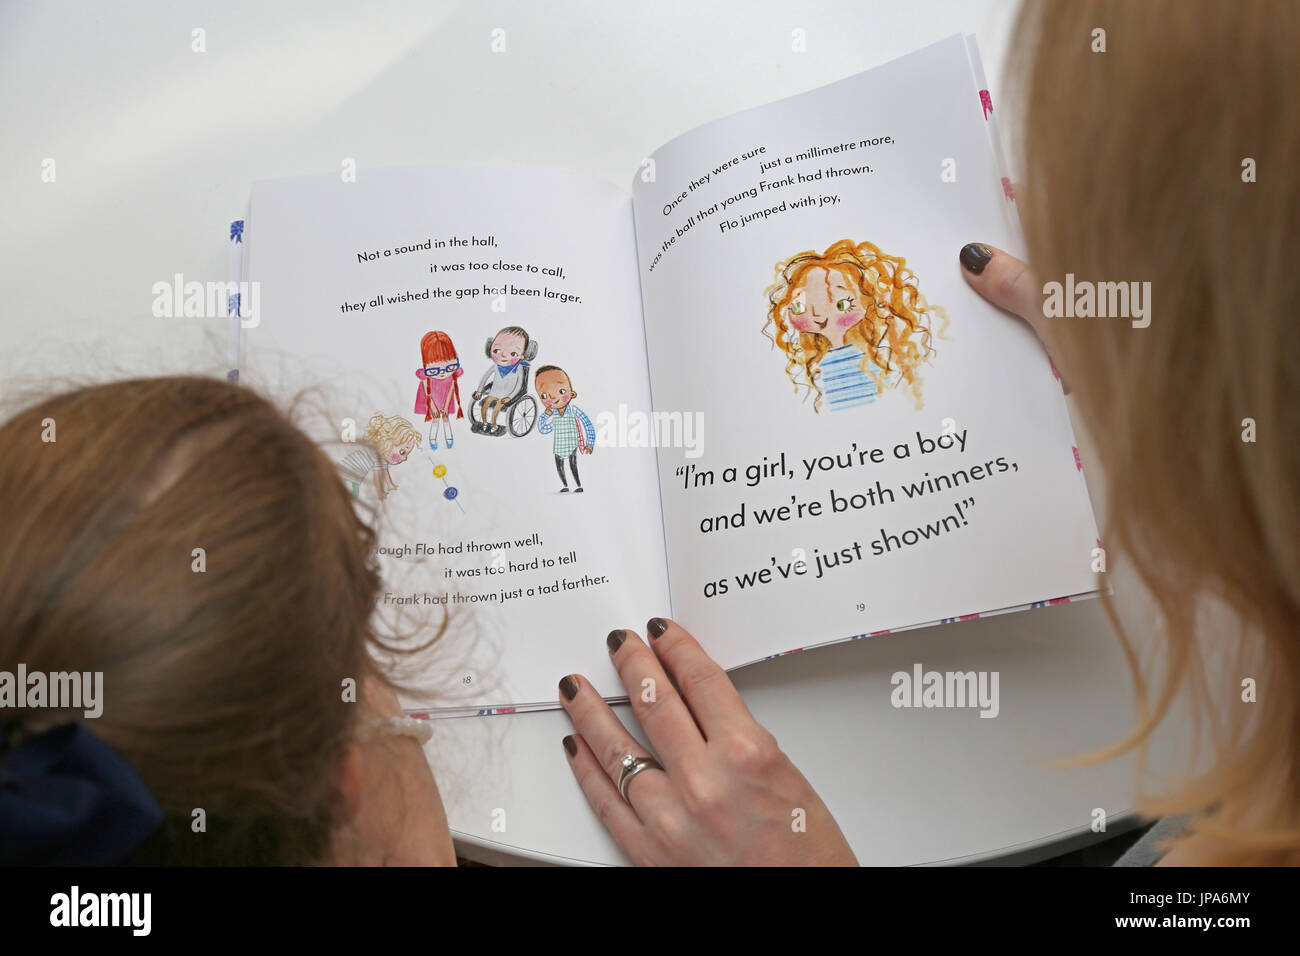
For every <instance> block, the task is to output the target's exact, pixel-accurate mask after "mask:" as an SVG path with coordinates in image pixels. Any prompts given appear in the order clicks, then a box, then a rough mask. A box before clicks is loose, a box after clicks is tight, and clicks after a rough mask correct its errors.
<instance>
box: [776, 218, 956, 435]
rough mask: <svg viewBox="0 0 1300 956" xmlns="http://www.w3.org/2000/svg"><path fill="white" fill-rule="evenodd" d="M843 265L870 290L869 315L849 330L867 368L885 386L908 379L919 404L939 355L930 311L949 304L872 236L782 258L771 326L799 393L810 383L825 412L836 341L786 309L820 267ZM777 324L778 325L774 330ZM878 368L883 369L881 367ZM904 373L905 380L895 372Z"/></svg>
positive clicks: (847, 336)
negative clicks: (802, 326) (825, 366)
mask: <svg viewBox="0 0 1300 956" xmlns="http://www.w3.org/2000/svg"><path fill="white" fill-rule="evenodd" d="M817 268H822V269H827V270H831V271H834V272H838V273H839V274H840V275H841V276H842V277H843V278H844V280H845V281H846V282H848V283H850V284H851V285H852V286H853V287H854V288H856V289H858V290H859V291H860V292H861V293H862V296H863V308H864V311H865V312H866V315H865V316H864V317H863V318H862V320H861V321H860V322H858V323H857V324H856V325H854V326H852V327H851V328H849V329H847V330H846V331H845V333H844V341H845V342H846V343H848V344H851V345H855V346H857V348H859V349H860V350H861V351H862V353H863V355H862V371H863V372H864V373H866V374H867V375H869V376H870V377H871V379H872V381H874V382H875V383H876V388H877V390H879V391H884V390H885V389H886V388H889V387H891V385H892V384H898V385H900V386H901V387H902V388H903V389H904V390H905V391H907V392H908V393H909V394H910V395H911V396H912V400H913V401H914V402H915V403H916V407H917V408H920V407H921V406H922V400H921V376H920V371H919V370H920V366H921V365H922V364H923V363H925V362H927V361H928V360H929V358H930V356H931V355H932V354H933V351H934V350H933V348H932V346H931V332H930V314H931V313H932V312H933V313H936V314H939V315H940V316H941V317H942V310H939V309H937V308H935V307H932V306H929V305H927V304H926V301H925V298H924V297H923V296H922V295H921V293H920V290H919V289H918V288H917V284H916V276H915V275H914V274H913V273H912V271H911V270H910V269H908V268H907V260H906V259H904V258H902V257H901V256H891V255H887V254H886V253H884V252H882V251H881V250H880V249H879V248H878V247H876V246H875V245H873V244H872V243H870V242H859V243H855V242H854V241H853V240H852V239H841V240H840V241H839V242H835V243H832V244H831V245H830V247H829V248H827V250H826V251H825V252H823V253H820V254H819V253H817V252H814V251H813V250H808V251H806V252H800V253H798V254H796V255H793V256H791V257H790V258H789V259H786V260H785V261H784V262H778V263H777V264H776V279H775V281H773V283H772V284H771V285H770V286H768V287H767V291H766V292H765V293H764V294H765V295H766V296H767V301H768V310H767V322H766V323H764V325H763V333H764V334H765V335H767V337H768V338H770V339H771V340H772V342H773V344H774V345H776V347H777V348H779V349H780V350H781V352H782V353H783V354H784V355H785V359H786V362H785V374H786V375H787V376H789V378H790V382H791V384H793V385H794V390H795V393H796V394H798V392H799V391H800V389H807V390H808V391H809V392H811V393H812V394H813V396H814V398H813V409H814V411H821V407H822V387H821V383H820V382H818V380H817V379H818V366H819V365H820V364H821V360H822V358H824V357H825V355H826V353H827V352H829V351H830V347H831V345H830V340H829V339H827V338H826V336H824V335H822V334H821V333H819V332H804V331H801V330H799V329H797V328H794V326H793V324H792V323H790V322H789V321H788V318H787V315H786V310H787V309H788V308H789V307H790V304H791V302H792V300H793V299H794V296H795V293H796V292H798V291H799V289H800V288H801V287H802V285H803V282H804V279H805V277H806V276H807V275H808V273H809V272H811V271H812V270H813V269H817ZM769 328H771V329H775V332H771V331H769ZM875 368H879V369H880V374H877V372H876V371H875ZM895 373H897V375H898V378H897V383H892V382H891V381H890V376H893V375H894V374H895Z"/></svg>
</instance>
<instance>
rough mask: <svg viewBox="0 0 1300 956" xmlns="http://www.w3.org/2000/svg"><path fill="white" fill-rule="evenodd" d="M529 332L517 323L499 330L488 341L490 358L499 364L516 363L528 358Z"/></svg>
mask: <svg viewBox="0 0 1300 956" xmlns="http://www.w3.org/2000/svg"><path fill="white" fill-rule="evenodd" d="M528 344H529V339H528V333H527V332H525V331H524V330H523V329H521V328H520V327H519V326H517V325H510V326H507V327H506V328H504V329H502V330H501V331H500V332H498V333H497V334H496V335H495V336H494V337H493V339H492V341H491V342H489V343H488V358H490V359H491V360H492V361H494V362H496V363H497V364H498V365H515V364H517V363H519V362H522V361H523V360H524V359H526V358H528V357H529V356H528V351H529V349H528Z"/></svg>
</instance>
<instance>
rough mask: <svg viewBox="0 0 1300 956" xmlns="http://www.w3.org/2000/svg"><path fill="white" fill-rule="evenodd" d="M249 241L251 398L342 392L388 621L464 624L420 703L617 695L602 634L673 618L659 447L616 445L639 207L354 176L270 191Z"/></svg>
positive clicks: (633, 388)
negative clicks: (565, 683) (575, 677)
mask: <svg viewBox="0 0 1300 956" xmlns="http://www.w3.org/2000/svg"><path fill="white" fill-rule="evenodd" d="M245 240H246V242H247V243H248V256H247V259H248V264H249V265H248V278H249V279H250V280H251V281H252V282H254V283H256V288H257V289H258V290H259V293H260V298H261V301H260V304H259V308H258V310H257V311H258V320H257V323H256V325H255V327H253V328H249V329H247V330H246V332H245V346H244V352H245V356H246V359H245V365H246V368H245V370H244V372H243V379H244V381H246V382H249V383H251V384H255V385H264V386H266V387H269V388H271V389H272V390H274V391H275V392H276V393H278V394H289V393H290V392H292V391H293V390H296V389H297V388H300V387H302V386H304V385H308V386H313V385H315V386H323V387H325V388H326V389H327V390H328V393H329V399H330V401H331V403H332V404H331V409H332V414H333V416H334V419H335V420H333V421H332V422H327V423H326V427H327V429H329V428H332V429H336V430H337V433H336V434H333V435H328V434H327V435H324V436H323V437H324V438H325V439H332V440H333V442H334V448H333V450H332V452H331V453H332V454H334V455H335V458H336V460H337V462H338V469H339V474H340V480H341V481H343V482H345V483H346V485H347V487H348V489H349V491H350V493H352V494H353V495H354V496H355V497H356V501H357V505H358V507H359V508H361V509H362V510H363V511H366V512H367V513H371V512H373V514H374V515H375V517H376V521H377V523H378V525H379V527H380V534H379V547H378V557H379V559H380V562H381V566H382V568H383V575H384V582H385V588H384V593H383V594H382V595H381V599H380V606H379V609H378V617H379V618H381V619H385V620H388V619H392V620H401V619H403V617H404V616H405V617H406V618H409V617H411V616H412V615H415V616H423V617H424V618H426V619H427V620H428V621H429V627H430V628H432V627H434V626H436V625H437V624H438V623H439V622H440V621H441V620H442V615H443V614H444V613H449V614H450V619H449V623H448V627H447V634H446V635H445V636H444V637H443V638H442V640H441V642H440V646H438V647H437V648H436V662H434V663H430V664H429V665H428V669H429V672H428V675H427V676H429V677H430V679H431V681H433V686H431V689H430V690H429V691H428V692H427V693H421V694H419V695H415V696H408V698H406V699H404V700H403V703H404V704H405V705H406V706H407V707H408V709H411V710H422V709H429V710H431V711H434V710H441V711H442V712H448V711H455V712H470V713H475V712H479V711H483V710H486V709H489V708H492V709H497V708H506V709H508V708H513V707H522V706H528V705H532V704H549V705H551V706H554V705H555V704H556V702H557V699H558V691H557V684H558V681H559V680H560V678H561V677H563V676H564V675H565V674H567V673H571V672H578V671H580V672H582V673H584V674H586V675H587V676H589V677H590V678H591V679H592V680H593V682H595V683H596V686H597V687H598V688H599V689H600V690H601V692H602V693H606V694H608V695H610V696H615V695H618V694H620V693H621V691H622V687H621V685H620V684H619V682H618V679H617V674H616V673H615V671H614V669H613V667H612V666H611V664H610V662H609V657H608V654H607V652H606V650H605V641H604V638H605V635H606V633H607V632H608V631H609V629H610V628H611V627H615V626H618V625H620V624H627V623H628V622H636V621H638V620H640V621H643V620H645V619H646V618H648V617H650V616H652V615H656V614H664V613H667V608H668V591H667V576H666V567H665V558H664V549H663V532H662V525H661V518H660V505H659V489H658V485H657V480H656V475H655V460H654V450H653V448H652V447H651V446H650V444H649V442H648V441H647V442H642V443H640V444H639V445H638V444H637V443H635V442H626V441H619V440H617V439H618V436H617V435H616V434H614V432H613V431H612V430H611V423H612V422H616V421H617V418H618V414H619V411H620V409H623V410H624V411H625V410H626V409H627V408H632V409H646V408H648V407H649V382H648V375H647V369H646V360H645V347H644V329H643V325H642V322H641V314H640V298H639V292H638V288H637V277H636V270H635V262H636V258H635V248H634V240H633V233H632V216H631V203H630V199H629V198H628V196H627V195H626V194H624V193H621V192H620V191H619V190H617V189H615V188H614V187H612V186H610V185H608V184H605V183H602V182H600V181H599V180H596V179H593V178H587V177H584V176H581V175H578V174H574V173H568V172H564V171H560V170H547V169H533V168H524V167H490V166H483V167H473V168H467V167H436V168H428V169H388V170H364V169H363V170H360V171H358V172H357V173H356V175H355V177H354V178H353V180H349V179H348V178H347V176H346V171H345V175H344V176H343V177H340V176H320V177H307V178H301V179H289V180H280V181H273V182H267V183H260V184H257V185H256V186H255V187H254V190H253V196H252V201H251V204H250V214H249V219H248V223H247V226H246V229H245ZM246 324H247V323H246ZM444 416H445V417H444ZM408 612H409V613H408ZM430 633H431V631H430ZM435 678H436V679H437V680H436V681H435V680H434V679H435ZM439 681H440V682H439Z"/></svg>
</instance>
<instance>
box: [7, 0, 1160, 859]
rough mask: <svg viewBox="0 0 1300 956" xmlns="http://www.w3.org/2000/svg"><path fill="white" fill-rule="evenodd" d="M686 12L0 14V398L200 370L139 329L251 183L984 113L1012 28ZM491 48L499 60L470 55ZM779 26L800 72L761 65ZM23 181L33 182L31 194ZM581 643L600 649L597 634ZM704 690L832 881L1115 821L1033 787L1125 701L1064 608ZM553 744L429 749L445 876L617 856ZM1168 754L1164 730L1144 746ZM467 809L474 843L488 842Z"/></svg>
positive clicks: (154, 326) (614, 170)
mask: <svg viewBox="0 0 1300 956" xmlns="http://www.w3.org/2000/svg"><path fill="white" fill-rule="evenodd" d="M695 6H696V5H695V4H694V3H657V4H611V3H603V2H602V3H597V2H590V3H581V4H562V3H554V4H552V3H548V4H536V5H534V4H523V3H519V4H491V3H463V4H462V3H445V4H434V3H428V2H418V3H417V2H411V3H399V2H395V0H370V2H367V3H365V4H358V3H355V2H344V0H328V2H314V3H294V4H288V3H269V4H268V3H263V2H260V0H224V2H223V3H220V4H215V5H210V6H207V5H205V7H204V8H203V9H202V10H201V11H199V12H191V11H190V10H188V9H187V8H186V5H185V4H174V3H168V2H164V0H156V2H149V3H136V4H132V5H129V7H126V8H125V9H122V10H120V11H119V10H118V9H116V8H115V7H114V6H111V5H104V4H99V3H93V2H91V0H83V2H50V0H41V2H39V3H38V2H22V0H20V2H10V3H7V4H5V5H4V6H3V7H0V88H2V89H3V90H4V91H5V97H4V100H3V105H2V106H0V129H3V131H4V135H3V137H2V138H0V202H2V203H3V206H2V208H3V209H4V210H5V214H6V220H7V223H8V226H7V228H6V229H5V231H4V236H3V238H0V261H3V262H4V263H5V268H4V273H5V295H4V299H3V305H0V383H3V384H4V386H5V392H6V393H8V392H9V391H10V387H11V386H13V385H14V384H15V383H28V384H30V383H36V384H39V385H41V386H43V387H50V383H51V382H68V383H82V382H86V381H94V380H102V379H106V378H111V377H115V376H117V375H119V374H127V373H139V374H151V373H152V374H156V373H159V372H174V371H207V372H217V373H220V372H221V371H223V364H222V363H223V359H224V343H223V341H222V331H223V330H222V328H221V327H220V324H213V323H206V324H205V323H200V322H198V321H196V320H185V319H156V318H154V317H152V316H151V314H150V303H151V301H152V294H151V291H150V290H151V287H152V285H153V283H154V282H157V281H159V280H170V279H171V276H172V275H173V274H174V273H177V272H180V273H184V274H185V275H186V277H187V278H198V279H201V280H202V279H215V280H224V279H225V247H224V244H223V235H224V232H225V229H226V226H227V223H228V222H229V220H230V219H232V218H237V217H238V216H239V215H240V213H241V210H242V209H243V204H244V201H245V199H246V197H247V191H248V184H249V183H250V182H251V181H253V180H255V179H260V178H266V177H271V176H284V175H294V174H299V173H309V172H320V171H324V170H334V169H338V168H339V164H340V163H341V162H342V161H343V160H344V159H345V158H352V159H355V160H356V161H357V163H358V165H359V167H360V169H361V170H362V171H363V173H364V170H365V168H366V167H367V166H377V165H389V164H406V163H420V162H437V161H449V160H458V161H474V160H483V161H489V160H503V159H509V160H517V161H535V162H542V163H550V164H556V165H567V166H573V167H577V168H585V169H590V170H592V171H594V172H596V173H598V174H601V175H603V176H606V177H607V178H609V179H610V180H611V181H613V182H616V183H618V184H620V185H623V186H626V185H627V183H628V182H629V181H630V177H631V175H632V173H633V172H634V170H635V169H636V167H637V164H638V162H639V161H640V159H641V158H642V157H643V156H644V155H646V154H647V153H648V152H650V151H651V150H652V149H654V148H655V147H656V146H658V145H659V144H661V143H663V142H665V141H666V140H668V139H669V138H671V137H672V136H674V135H676V134H677V133H680V132H682V131H684V130H686V129H688V128H690V127H692V126H695V125H697V124H699V123H702V122H705V121H707V120H710V119H713V118H716V117H718V116H722V115H725V114H727V113H730V112H733V111H735V110H738V109H742V108H744V107H747V106H753V105H757V104H759V103H763V102H767V101H770V100H773V99H777V98H779V97H782V96H786V95H789V94H792V93H795V92H799V91H802V90H806V89H811V88H813V87H816V86H820V85H822V84H824V83H827V82H830V81H833V80H836V79H839V78H842V77H844V76H848V75H850V74H852V73H855V72H858V71H860V70H863V69H866V68H868V67H870V66H873V65H875V64H877V63H880V62H884V61H885V60H888V59H890V58H892V57H894V56H898V55H901V54H903V53H906V52H909V51H911V50H913V49H915V48H917V47H920V46H922V45H924V44H926V43H929V42H933V41H935V40H938V39H941V38H942V37H944V36H947V35H949V34H952V33H955V32H974V33H976V34H977V35H978V37H979V40H980V43H981V48H982V51H983V54H984V57H985V62H986V67H987V68H988V71H989V74H990V78H991V80H992V85H993V94H994V101H995V103H996V102H997V101H998V84H997V81H996V79H995V78H996V76H997V74H998V72H999V70H1000V68H1001V64H1002V61H1003V51H1004V45H1005V42H1006V28H1007V25H1008V23H1009V21H1010V18H1011V15H1012V12H1013V9H1012V7H1011V6H1010V5H1008V4H1006V3H1000V2H994V0H985V2H970V0H953V2H929V3H922V2H913V3H909V4H893V3H889V4H886V3H881V4H879V5H878V6H879V8H880V10H879V12H874V13H873V12H871V11H870V10H868V11H866V12H863V11H862V9H861V8H863V7H867V6H870V5H866V4H850V3H844V4H816V5H812V4H809V5H807V7H806V8H805V6H804V5H802V4H790V3H787V4H780V3H750V2H747V3H742V2H734V3H728V4H711V5H709V12H708V13H707V15H706V16H705V17H704V18H703V19H696V18H692V17H691V16H690V15H689V13H690V11H692V10H693V9H694V7H695ZM495 29H502V30H504V31H505V33H504V38H505V43H506V51H505V52H504V53H496V54H494V53H492V52H491V50H490V46H489V44H490V42H491V40H492V37H493V34H492V31H493V30H495ZM195 30H202V31H204V32H203V34H202V40H203V45H204V46H205V51H204V52H196V51H195V50H194V46H195V37H196V34H195V32H194V31H195ZM795 30H802V31H804V35H805V37H806V45H807V52H805V53H795V52H792V49H791V38H792V35H793V31H795ZM497 36H498V37H499V36H500V34H498V35H497ZM46 159H53V160H55V164H56V165H55V170H56V179H55V181H54V182H42V180H41V170H42V163H43V161H44V160H46ZM971 238H973V239H975V238H978V237H971ZM956 253H957V250H956V249H954V250H953V256H954V261H955V258H956ZM0 397H4V396H0ZM1089 458H1090V456H1088V455H1087V454H1086V449H1085V462H1087V461H1088V460H1089ZM1118 586H1119V588H1120V590H1121V592H1123V590H1124V587H1123V584H1122V582H1121V583H1120V584H1119V585H1118ZM587 626H589V628H590V630H591V639H592V640H593V641H603V640H604V634H605V633H606V631H607V630H608V628H609V626H610V622H602V621H591V622H588V625H587ZM701 636H702V637H704V638H705V639H706V640H707V635H701ZM918 661H919V662H921V663H923V664H924V665H925V666H926V668H927V669H929V668H934V669H938V670H950V669H951V670H998V671H999V672H1000V674H1001V697H1002V704H1001V706H1002V711H1001V715H1000V716H999V717H998V718H997V719H995V720H982V719H979V718H978V716H977V715H976V713H975V712H973V711H969V710H967V711H944V710H934V711H916V710H895V709H894V708H892V707H891V706H890V705H889V693H888V692H889V689H890V687H889V675H890V674H891V673H892V672H893V671H895V670H898V669H910V668H911V666H912V664H913V663H915V662H918ZM555 676H556V679H557V680H558V679H559V677H560V676H561V675H560V674H556V675H555ZM736 682H737V684H738V685H739V686H740V687H741V689H742V691H743V692H744V694H745V698H746V700H747V702H748V703H749V705H750V707H751V708H752V709H753V711H754V712H755V714H756V715H757V716H758V717H759V719H760V720H762V721H763V722H764V723H766V724H767V726H768V727H769V728H770V729H771V730H772V731H773V732H774V733H775V734H776V736H777V738H778V740H779V741H780V742H781V744H782V745H783V747H784V748H785V750H786V751H787V752H788V753H789V754H790V755H791V756H792V757H793V758H794V759H795V761H796V762H797V763H798V764H799V765H800V766H801V767H802V768H803V770H804V772H805V773H806V774H807V775H808V776H809V778H810V779H811V780H812V781H813V783H814V784H815V785H816V786H817V788H818V789H819V790H820V792H821V793H822V795H823V796H824V797H825V799H826V801H827V803H828V804H829V805H830V806H831V808H832V809H833V810H834V812H835V814H836V816H837V817H838V818H839V820H840V822H841V824H842V826H843V827H844V829H845V831H846V833H847V834H848V837H849V839H850V841H851V842H852V844H853V846H854V848H855V849H856V850H857V852H858V854H859V856H860V858H861V859H862V860H863V861H864V862H869V863H934V862H941V861H973V860H980V859H987V858H990V857H995V856H998V855H1006V854H1010V855H1012V858H1017V859H1030V858H1034V857H1038V856H1043V855H1047V854H1049V853H1052V852H1059V851H1060V850H1061V849H1062V848H1063V846H1064V845H1065V844H1063V843H1062V841H1066V843H1068V841H1069V840H1070V839H1071V838H1074V837H1079V836H1081V835H1090V834H1089V831H1088V826H1089V823H1090V822H1091V811H1092V809H1093V808H1095V807H1102V808H1104V809H1105V810H1107V811H1108V812H1109V813H1110V814H1111V815H1112V820H1111V832H1112V833H1113V832H1114V831H1115V828H1116V826H1118V825H1119V823H1118V821H1117V820H1116V818H1115V815H1118V814H1123V812H1124V811H1126V810H1127V808H1128V807H1129V804H1130V793H1131V791H1132V783H1133V781H1132V768H1131V766H1130V765H1129V764H1128V763H1127V762H1116V763H1111V764H1107V765H1103V766H1100V767H1093V768H1090V769H1087V770H1073V771H1058V770H1051V769H1047V768H1046V767H1045V766H1044V761H1045V760H1047V759H1048V758H1050V757H1054V756H1059V755H1061V754H1063V753H1069V752H1073V751H1077V750H1084V749H1087V748H1090V747H1093V746H1097V745H1100V744H1102V743H1105V742H1107V741H1109V740H1112V739H1114V738H1115V737H1116V736H1118V735H1119V734H1120V732H1121V731H1122V730H1124V729H1125V728H1126V727H1127V726H1128V722H1129V719H1130V715H1131V698H1130V691H1129V678H1128V674H1127V671H1126V669H1125V667H1124V663H1123V659H1122V657H1121V655H1120V652H1119V648H1118V645H1117V644H1116V643H1115V641H1114V638H1113V637H1112V636H1111V634H1110V630H1109V626H1108V625H1107V623H1106V620H1105V617H1104V615H1103V613H1102V608H1101V607H1100V605H1099V604H1098V603H1097V602H1095V601H1094V602H1088V603H1084V604H1080V605H1075V606H1069V607H1061V608H1052V609H1047V610H1039V611H1034V612H1029V613H1024V614H1017V615H1011V616H1005V617H998V618H992V619H986V620H979V621H973V622H967V623H963V624H957V625H950V626H947V627H940V628H934V629H929V630H926V631H916V632H910V633H906V634H900V635H894V636H890V637H883V638H879V639H872V640H864V641H859V642H857V643H855V644H851V645H847V646H839V647H834V648H828V649H823V650H819V651H812V652H807V653H804V654H799V655H794V656H792V657H788V658H785V659H782V660H779V661H775V662H770V663H767V664H761V665H756V666H754V667H750V668H747V669H745V670H743V671H740V672H738V673H737V674H736ZM568 732H569V727H568V722H567V719H566V718H565V716H564V715H563V714H562V713H559V712H554V713H542V714H531V715H517V716H509V717H494V718H488V719H464V720H454V721H444V722H441V723H440V724H439V725H438V728H437V736H436V737H435V742H436V745H435V746H432V747H431V748H430V752H431V753H432V754H433V755H434V756H433V763H434V766H435V770H436V772H437V774H438V778H439V782H440V786H441V788H442V791H443V794H444V797H445V799H446V801H447V804H448V810H449V816H450V821H451V824H452V827H453V829H454V831H455V833H456V836H457V838H458V844H459V846H460V849H461V852H462V853H465V854H467V855H469V856H472V857H477V858H480V859H483V860H485V861H500V860H503V859H505V860H512V861H515V862H519V861H541V862H545V861H555V862H593V863H617V862H620V861H621V860H622V857H621V855H620V853H619V852H618V850H617V848H616V847H615V846H614V845H613V844H612V842H611V841H610V840H609V839H608V838H607V837H606V836H605V835H604V833H603V832H602V831H601V829H600V828H599V826H598V824H597V822H596V820H595V819H594V817H593V816H592V814H591V813H590V812H589V811H588V810H587V808H586V805H585V802H584V801H583V798H582V795H581V793H580V792H579V790H578V788H577V786H576V784H575V783H574V782H573V780H572V777H571V775H570V772H569V770H568V767H567V764H566V761H565V759H564V757H563V755H562V752H561V746H560V739H561V737H562V736H563V735H564V734H566V733H568ZM1182 740H1183V738H1182V736H1181V734H1180V733H1178V732H1175V733H1171V734H1165V735H1164V737H1163V738H1162V746H1163V747H1165V748H1170V747H1172V749H1173V750H1175V751H1176V750H1177V749H1178V746H1179V745H1181V743H1182ZM497 809H502V810H505V811H506V813H505V817H504V819H505V831H504V832H496V831H494V830H493V820H494V819H496V820H500V819H501V816H500V815H499V814H498V815H496V816H495V817H494V814H493V811H494V810H497Z"/></svg>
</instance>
